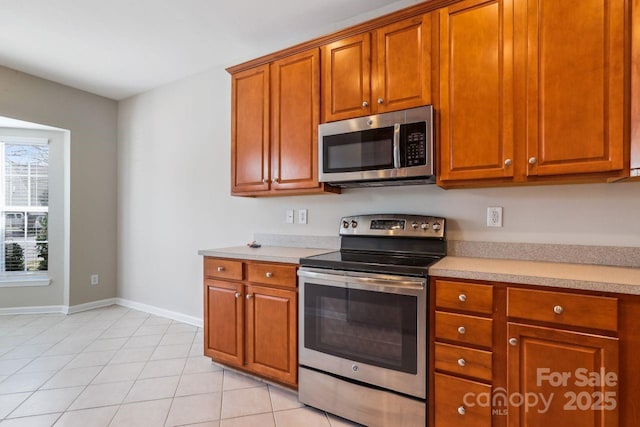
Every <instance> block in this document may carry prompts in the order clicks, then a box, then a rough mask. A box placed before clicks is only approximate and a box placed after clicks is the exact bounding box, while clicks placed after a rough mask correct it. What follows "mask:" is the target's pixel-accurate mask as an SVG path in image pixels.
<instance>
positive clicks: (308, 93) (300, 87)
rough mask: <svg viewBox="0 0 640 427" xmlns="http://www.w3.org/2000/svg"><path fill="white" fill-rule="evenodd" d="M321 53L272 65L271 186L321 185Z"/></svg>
mask: <svg viewBox="0 0 640 427" xmlns="http://www.w3.org/2000/svg"><path fill="white" fill-rule="evenodd" d="M319 92H320V54H319V52H318V50H317V49H314V50H312V51H309V52H303V53H301V54H298V55H294V56H291V57H288V58H285V59H282V60H279V61H276V62H274V63H273V64H272V65H271V100H272V104H271V105H272V108H271V120H272V125H271V133H272V137H271V144H272V145H271V179H272V183H271V188H273V189H293V188H315V187H318V122H319V120H320V107H319V104H320V99H319V95H320V93H319Z"/></svg>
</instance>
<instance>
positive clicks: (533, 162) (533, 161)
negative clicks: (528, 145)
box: [529, 157, 538, 165]
mask: <svg viewBox="0 0 640 427" xmlns="http://www.w3.org/2000/svg"><path fill="white" fill-rule="evenodd" d="M536 163H538V159H536V158H535V157H529V164H530V165H535V164H536Z"/></svg>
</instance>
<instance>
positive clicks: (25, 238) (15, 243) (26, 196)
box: [0, 137, 49, 278]
mask: <svg viewBox="0 0 640 427" xmlns="http://www.w3.org/2000/svg"><path fill="white" fill-rule="evenodd" d="M0 159H1V172H2V173H1V174H0V175H1V176H0V180H1V181H2V183H1V184H2V185H0V191H1V192H2V194H1V196H2V197H0V210H1V212H2V216H1V218H0V227H1V230H0V232H1V233H0V235H1V236H2V244H0V277H5V278H8V277H17V276H21V275H28V274H30V273H29V272H44V271H47V270H48V262H49V240H48V227H47V224H48V214H49V146H48V142H47V140H46V139H37V138H17V137H15V138H13V137H1V138H0Z"/></svg>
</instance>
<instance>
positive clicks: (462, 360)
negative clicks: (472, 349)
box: [458, 358, 467, 367]
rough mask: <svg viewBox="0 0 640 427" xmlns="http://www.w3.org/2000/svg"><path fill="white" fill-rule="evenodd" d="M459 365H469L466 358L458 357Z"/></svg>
mask: <svg viewBox="0 0 640 427" xmlns="http://www.w3.org/2000/svg"><path fill="white" fill-rule="evenodd" d="M458 366H460V367H465V366H467V361H466V360H464V359H463V358H460V359H458Z"/></svg>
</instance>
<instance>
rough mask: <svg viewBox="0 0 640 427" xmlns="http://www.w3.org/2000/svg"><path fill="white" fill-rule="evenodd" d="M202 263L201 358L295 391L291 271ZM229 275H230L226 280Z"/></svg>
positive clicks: (277, 267) (233, 263) (267, 266)
mask: <svg viewBox="0 0 640 427" xmlns="http://www.w3.org/2000/svg"><path fill="white" fill-rule="evenodd" d="M204 262H205V279H204V289H205V291H204V292H205V295H204V313H205V321H204V354H205V355H206V356H208V357H211V359H212V360H214V361H216V362H219V363H223V364H226V365H228V366H231V367H233V368H236V369H240V370H243V371H246V372H248V373H251V374H254V375H258V376H261V377H264V378H266V379H269V380H273V381H277V382H279V383H282V384H284V385H288V386H290V387H294V388H295V387H297V382H298V378H297V366H298V360H297V289H296V276H295V271H296V266H295V265H286V264H273V263H257V262H253V261H236V260H233V261H230V260H227V259H224V260H223V259H217V258H210V257H206V258H205V261H204ZM229 263H231V265H229ZM229 271H234V272H235V273H234V274H235V275H232V278H231V280H230V278H229ZM207 273H208V274H209V276H207ZM258 273H263V274H262V275H261V276H260V275H258ZM217 274H220V275H222V276H226V277H225V280H220V279H218V278H216V277H215V276H216V275H217ZM212 275H213V276H212ZM245 277H247V278H248V279H247V280H244V279H245ZM249 280H251V281H249ZM261 282H266V283H261Z"/></svg>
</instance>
